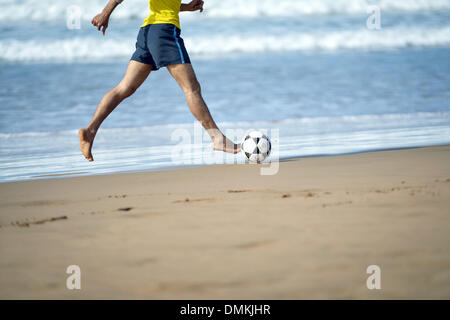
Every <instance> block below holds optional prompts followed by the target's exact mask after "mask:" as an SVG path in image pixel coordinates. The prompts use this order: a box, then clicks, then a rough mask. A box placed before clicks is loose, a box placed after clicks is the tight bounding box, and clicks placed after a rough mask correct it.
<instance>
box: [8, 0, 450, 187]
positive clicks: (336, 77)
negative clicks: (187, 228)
mask: <svg viewBox="0 0 450 320" xmlns="http://www.w3.org/2000/svg"><path fill="white" fill-rule="evenodd" d="M106 2H107V1H106V0H91V1H87V0H86V1H81V0H79V1H76V0H71V1H65V0H60V1H50V0H41V1H33V0H0V182H6V181H18V180H28V179H36V178H42V177H45V176H48V175H54V174H66V173H76V174H102V173H114V172H124V171H138V170H153V169H160V168H170V167H174V166H179V165H201V164H209V163H213V162H219V163H220V162H221V161H222V162H233V161H237V162H242V161H243V156H242V155H238V156H236V157H231V158H230V157H224V156H223V155H222V154H221V153H215V152H213V151H211V150H210V149H209V148H210V146H209V144H208V140H207V139H206V138H205V137H203V136H202V131H201V130H200V131H199V130H198V128H197V127H196V126H195V121H194V117H193V116H192V115H191V114H190V112H189V109H188V108H187V105H186V103H185V100H184V96H183V94H182V92H181V90H180V89H179V87H178V86H177V84H176V83H175V81H174V80H173V79H172V78H171V77H170V75H169V74H168V73H167V71H166V70H165V69H162V70H160V71H157V72H153V73H152V74H151V75H150V76H149V78H148V79H147V81H146V82H145V83H144V84H143V85H142V86H141V88H139V90H138V91H137V92H136V93H135V95H133V96H132V97H130V98H129V99H127V100H125V101H124V102H123V103H122V104H121V105H120V106H119V107H118V108H117V109H116V110H115V111H114V112H113V113H112V114H111V116H110V117H109V118H108V119H107V120H106V121H105V122H104V124H103V126H102V127H101V129H100V131H99V133H98V135H97V138H96V141H95V145H94V150H93V151H94V157H95V160H96V161H95V162H94V163H88V162H87V161H85V160H84V158H83V156H82V155H81V154H80V152H79V146H78V137H77V130H78V129H79V128H81V127H83V126H85V125H86V124H87V123H88V122H89V120H90V118H91V116H92V114H93V113H94V111H95V108H96V106H97V103H98V102H99V101H100V99H101V98H102V96H103V95H104V94H105V93H106V92H107V91H108V90H110V89H111V88H112V87H113V86H114V85H116V84H117V83H118V82H119V81H120V79H121V77H122V76H123V74H124V72H125V69H126V66H127V64H128V61H129V58H130V56H131V54H132V53H133V51H134V43H135V40H136V35H137V32H138V28H139V26H140V25H141V24H142V20H143V19H144V18H145V17H146V15H147V14H148V8H147V1H146V0H125V1H124V2H123V3H122V4H121V5H120V6H119V7H118V8H117V9H116V11H115V12H114V13H113V17H112V19H111V21H110V26H109V29H108V30H107V32H106V36H105V37H103V36H102V35H101V34H100V33H99V32H98V31H96V29H95V28H93V27H92V26H91V25H90V20H91V19H92V17H93V16H94V15H95V14H96V13H98V12H99V11H100V10H101V9H102V7H103V6H104V4H105V3H106ZM73 5H75V6H77V8H78V10H79V12H80V14H81V15H80V29H70V28H68V27H67V17H68V16H67V10H68V8H69V7H70V6H73ZM368 5H376V6H378V7H379V8H380V13H381V14H380V17H381V29H380V30H369V29H368V28H367V26H366V20H367V18H368V17H369V16H370V14H371V13H367V8H368ZM180 16H181V23H182V37H183V38H184V40H185V44H186V47H187V50H188V52H189V53H190V56H191V60H192V63H193V66H194V69H195V71H196V73H197V77H198V78H199V81H200V83H201V85H202V90H203V94H204V98H205V100H206V102H207V104H208V106H209V108H210V110H211V112H212V114H213V116H214V118H215V120H216V121H217V122H218V123H219V125H220V127H221V128H223V130H224V131H227V130H228V132H230V134H231V135H232V138H234V139H235V140H239V139H240V138H242V134H243V132H245V131H246V130H249V129H261V130H267V133H268V134H269V135H270V136H271V137H272V140H273V142H274V146H275V149H276V152H274V155H273V157H278V156H279V157H280V158H288V157H301V156H314V155H331V154H342V153H351V152H361V151H371V150H380V149H390V148H404V147H416V146H429V145H439V144H448V143H450V0H430V1H425V0H402V1H396V0H383V1H381V0H380V1H365V0H314V1H307V0H305V1H303V0H246V1H238V0H227V1H221V0H208V1H205V11H204V12H203V13H190V12H186V13H181V15H180ZM71 21H72V20H71V19H69V22H71ZM24 22H26V23H24ZM198 132H200V138H199V137H198V134H197V135H196V133H198ZM186 134H187V135H188V136H187V137H188V138H189V139H182V137H186ZM181 142H183V144H181ZM180 145H181V146H182V147H183V148H184V149H183V150H184V151H185V152H184V153H183V154H182V155H181V154H180V155H179V156H178V157H177V156H176V155H177V154H178V153H177V150H179V149H180ZM211 159H213V160H214V161H213V160H211ZM272 160H273V159H272Z"/></svg>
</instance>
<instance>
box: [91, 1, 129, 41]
mask: <svg viewBox="0 0 450 320" xmlns="http://www.w3.org/2000/svg"><path fill="white" fill-rule="evenodd" d="M122 1H123V0H109V2H108V4H107V5H106V7H105V9H103V11H102V12H101V13H99V14H98V15H96V16H95V17H94V18H93V19H92V25H93V26H94V27H97V29H98V31H100V29H101V31H102V33H103V35H105V31H106V29H107V28H108V23H109V17H110V16H111V13H112V12H113V11H114V9H115V8H116V7H117V6H118V5H119V4H120V3H121V2H122Z"/></svg>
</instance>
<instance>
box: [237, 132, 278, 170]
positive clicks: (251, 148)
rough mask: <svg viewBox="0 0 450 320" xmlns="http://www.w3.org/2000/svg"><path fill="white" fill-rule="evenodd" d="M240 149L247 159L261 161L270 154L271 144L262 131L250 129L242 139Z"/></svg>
mask: <svg viewBox="0 0 450 320" xmlns="http://www.w3.org/2000/svg"><path fill="white" fill-rule="evenodd" d="M241 149H242V152H244V154H245V157H246V158H247V159H248V161H250V162H256V163H261V162H262V161H264V159H265V158H267V157H268V156H269V155H270V150H272V144H271V143H270V140H269V138H268V137H267V136H266V135H265V134H263V133H262V132H260V131H250V132H249V133H247V135H246V136H245V138H244V141H242V146H241Z"/></svg>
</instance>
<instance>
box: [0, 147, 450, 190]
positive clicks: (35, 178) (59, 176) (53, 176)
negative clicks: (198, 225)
mask: <svg viewBox="0 0 450 320" xmlns="http://www.w3.org/2000/svg"><path fill="white" fill-rule="evenodd" d="M446 146H450V144H448V143H444V144H436V145H423V146H414V147H400V148H380V149H371V150H365V151H355V152H345V153H337V154H316V155H306V156H294V157H285V158H283V157H280V159H279V162H280V163H281V162H288V161H296V160H301V159H309V158H323V157H339V156H347V155H358V154H365V153H371V152H383V151H396V150H409V149H421V148H433V147H446ZM84 160H85V159H81V160H80V161H84ZM223 165H225V166H230V165H231V166H232V165H254V164H252V163H242V164H241V163H232V164H230V163H224V164H200V165H197V164H193V165H175V166H164V167H160V168H154V169H148V170H129V171H117V172H113V173H110V172H108V173H89V172H63V173H53V174H51V173H50V174H43V175H38V176H32V177H30V178H29V179H26V180H16V181H0V185H1V184H5V183H17V182H25V181H38V180H47V179H65V178H74V177H89V176H104V175H117V174H133V173H149V172H158V171H163V172H164V171H171V170H184V169H190V168H201V167H210V166H213V167H214V166H223ZM263 165H268V163H263Z"/></svg>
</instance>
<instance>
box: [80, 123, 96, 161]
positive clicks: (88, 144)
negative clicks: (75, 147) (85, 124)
mask: <svg viewBox="0 0 450 320" xmlns="http://www.w3.org/2000/svg"><path fill="white" fill-rule="evenodd" d="M78 137H80V149H81V153H82V154H83V155H84V157H85V158H86V159H88V161H94V157H93V156H92V153H91V149H92V145H93V143H94V137H95V133H92V132H91V131H89V130H88V129H86V128H83V129H81V130H80V131H78Z"/></svg>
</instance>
